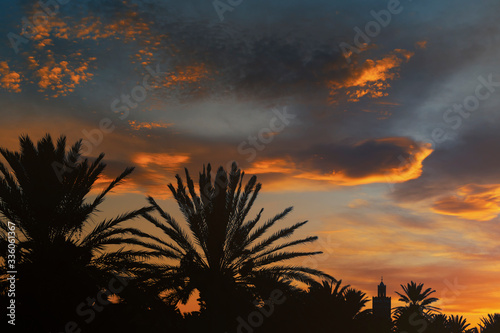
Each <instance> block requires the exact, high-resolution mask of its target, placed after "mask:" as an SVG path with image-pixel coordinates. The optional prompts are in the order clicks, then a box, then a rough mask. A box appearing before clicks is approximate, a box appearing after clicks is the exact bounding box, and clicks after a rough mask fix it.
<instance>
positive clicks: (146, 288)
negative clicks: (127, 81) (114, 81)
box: [0, 134, 500, 333]
mask: <svg viewBox="0 0 500 333" xmlns="http://www.w3.org/2000/svg"><path fill="white" fill-rule="evenodd" d="M80 148H81V141H78V142H76V143H75V144H74V145H73V146H71V147H69V149H67V147H66V138H65V137H64V136H61V137H60V138H59V139H58V140H57V142H54V141H53V140H52V138H51V137H50V135H48V134H47V135H46V136H45V137H44V138H42V139H41V140H40V141H38V142H37V143H36V144H35V143H33V141H32V140H31V139H30V138H29V137H28V136H21V137H20V151H10V150H7V149H3V148H2V149H0V153H1V155H2V156H3V158H4V159H5V161H6V162H7V164H6V165H4V164H2V163H0V212H1V215H0V228H2V230H3V231H4V232H3V233H2V234H1V237H0V248H1V249H2V250H1V254H2V260H1V264H2V274H3V275H2V277H1V281H0V283H1V285H0V297H1V301H2V307H3V308H4V309H5V307H6V306H7V304H8V302H9V299H10V298H11V297H10V296H9V295H8V290H9V284H10V281H9V274H5V272H7V271H8V269H7V246H8V244H9V242H8V238H7V234H8V232H9V226H8V221H10V222H13V223H14V224H15V226H16V247H17V249H16V270H17V275H16V280H15V307H16V310H15V313H16V317H15V318H16V319H15V326H13V325H11V324H8V322H7V320H8V317H5V316H4V318H3V319H2V324H1V325H3V326H2V327H4V328H6V329H9V330H10V331H19V332H71V333H78V332H97V333H99V332H110V331H113V332H114V331H116V332H146V333H148V332H186V333H187V332H214V333H224V332H238V333H240V332H241V333H252V332H314V333H316V332H317V333H323V332H325V333H326V332H340V333H344V332H345V333H388V332H398V333H404V332H406V333H413V332H418V333H422V332H429V333H434V332H442V333H461V332H469V333H470V332H477V331H476V329H473V328H470V325H469V324H468V323H467V322H466V320H465V319H464V318H463V317H461V316H446V315H444V314H441V313H440V312H439V309H438V308H437V307H435V306H433V303H435V302H436V301H437V300H438V299H437V298H435V297H431V295H432V294H433V293H434V292H435V290H432V289H431V288H427V289H425V290H424V288H423V284H417V283H415V282H413V281H412V282H410V283H408V284H406V285H401V287H402V289H403V290H402V292H401V293H399V292H398V293H397V294H398V295H399V296H400V299H399V300H400V301H401V302H403V303H404V305H403V306H400V307H396V308H394V309H393V314H392V318H389V319H388V320H384V319H383V318H378V317H376V316H374V315H373V313H372V312H371V310H370V309H368V308H367V303H368V302H369V300H368V298H367V297H366V294H365V293H364V292H362V291H360V290H357V289H354V288H351V287H350V286H349V285H342V281H341V280H336V279H335V278H333V277H332V276H330V275H328V274H326V273H324V272H322V271H320V270H316V269H311V268H308V267H304V266H300V265H295V264H291V263H290V260H291V259H295V258H301V257H309V256H314V255H317V254H320V253H321V252H318V251H315V252H310V251H309V252H303V251H299V250H294V249H295V248H296V246H298V245H303V244H309V243H313V242H314V241H315V240H316V239H317V237H315V236H309V237H305V238H299V239H291V237H292V236H293V235H294V233H295V232H296V230H298V229H299V228H301V227H302V226H304V225H305V224H306V223H307V221H303V222H298V223H294V224H292V225H289V226H285V227H281V226H280V228H278V224H279V223H281V220H283V219H284V218H285V217H286V216H287V215H288V214H289V213H290V212H291V211H292V207H289V208H286V209H285V210H283V211H282V212H279V213H278V214H276V215H275V216H274V217H272V218H270V219H268V220H267V221H261V216H262V212H263V209H261V210H260V211H259V212H258V213H257V215H255V216H249V213H250V210H251V208H252V207H253V204H254V202H255V200H256V198H257V196H258V193H259V191H260V189H261V184H260V183H257V178H256V177H255V176H252V177H251V178H250V179H249V180H248V182H246V183H244V182H243V179H244V172H242V171H241V170H240V169H239V168H238V167H237V165H236V164H233V165H232V167H231V170H227V171H226V170H224V169H223V168H222V167H220V168H219V169H218V170H217V171H216V172H215V176H214V178H212V176H213V173H212V170H211V166H210V164H208V165H207V167H203V171H202V172H201V173H200V174H199V177H198V179H199V180H198V183H197V184H195V182H194V181H193V179H192V178H191V176H190V174H189V172H188V170H186V171H185V180H183V179H182V178H181V177H180V176H179V175H177V176H176V180H177V183H176V185H174V184H169V185H168V188H169V189H170V191H171V193H172V196H173V199H174V200H175V201H176V202H177V204H178V206H179V209H180V211H181V212H182V215H183V217H184V219H185V221H184V222H183V223H180V222H178V221H176V220H175V219H174V218H173V217H172V216H171V215H170V214H169V213H168V212H166V211H164V210H163V209H162V208H161V206H160V205H159V204H158V203H157V202H156V201H155V199H154V198H153V197H148V198H147V202H148V205H147V206H145V207H142V208H138V209H135V210H131V211H128V212H124V213H122V214H121V215H119V216H116V217H114V218H110V219H105V220H103V221H100V222H95V221H94V217H95V215H96V213H98V212H99V206H100V205H101V204H102V203H103V201H104V199H105V197H106V195H107V194H109V193H110V192H111V191H112V190H113V189H115V187H117V186H119V185H120V183H122V182H123V181H124V180H125V178H126V177H127V176H129V175H130V174H131V173H132V171H133V168H126V169H125V170H124V171H123V172H122V173H121V174H120V175H119V176H118V177H117V178H116V179H114V180H113V181H111V182H110V183H109V184H108V185H107V186H106V187H105V188H104V189H103V190H102V191H101V192H100V193H99V194H97V195H95V196H92V195H90V192H91V190H92V189H93V187H94V186H95V185H96V181H97V180H98V178H99V177H100V176H101V175H102V173H103V171H104V170H105V167H106V165H105V164H104V163H103V158H104V154H101V155H99V156H98V157H97V158H96V159H95V160H94V161H89V160H88V159H86V158H83V157H82V156H81V155H80ZM91 197H92V198H91ZM146 225H147V226H148V228H149V229H151V228H153V229H154V230H155V232H149V233H148V232H145V231H144V227H145V226H146ZM194 295H198V300H197V301H198V304H199V310H198V311H194V312H190V313H185V314H182V313H181V312H180V311H179V308H178V304H180V303H182V304H185V303H186V302H187V301H188V300H189V299H192V298H193V297H194ZM2 331H4V330H2ZM480 332H482V333H492V332H496V333H498V332H500V315H498V314H489V315H487V316H486V317H484V318H483V319H482V323H481V327H480Z"/></svg>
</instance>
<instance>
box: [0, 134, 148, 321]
mask: <svg viewBox="0 0 500 333" xmlns="http://www.w3.org/2000/svg"><path fill="white" fill-rule="evenodd" d="M81 145H82V143H81V141H78V142H76V143H75V144H74V145H73V146H72V147H71V148H70V149H69V150H68V151H66V138H65V137H63V136H61V137H60V138H59V139H58V140H57V144H56V145H54V143H53V141H52V138H51V137H50V135H46V136H45V137H44V138H42V139H41V140H40V141H39V142H38V143H37V144H36V145H35V144H34V143H33V142H32V141H31V139H30V138H29V137H28V136H21V137H20V151H19V152H17V151H10V150H7V149H0V153H1V155H2V156H3V158H4V159H5V161H6V162H7V164H6V165H4V164H3V163H0V213H1V215H0V228H1V229H3V231H5V233H3V232H2V235H1V236H0V248H3V249H4V248H6V242H7V237H6V235H7V231H8V222H9V221H10V222H11V223H14V224H15V226H16V237H17V240H16V243H17V253H16V261H17V263H16V267H15V268H16V269H17V270H18V271H19V281H18V284H19V292H20V293H21V294H19V293H18V298H17V301H18V302H19V303H20V306H22V307H24V308H25V311H19V313H20V314H21V315H23V314H24V315H25V316H28V315H33V316H35V315H36V314H38V318H40V320H41V321H42V322H45V323H47V322H49V321H50V319H49V318H51V317H52V318H54V319H57V317H58V316H59V317H61V318H62V319H63V320H66V321H67V320H68V319H69V318H68V317H66V318H65V317H64V313H71V314H72V315H73V316H74V313H75V306H76V305H77V304H78V303H79V302H82V301H85V298H86V297H88V296H92V295H94V296H95V295H96V292H97V291H99V290H100V289H101V288H105V287H106V286H107V283H108V282H109V281H110V279H111V278H112V277H113V274H117V273H119V272H120V271H121V270H122V269H126V270H127V272H131V271H133V270H134V269H136V270H138V269H140V267H139V266H140V264H139V263H138V262H137V261H136V260H135V259H137V258H143V257H149V256H152V255H154V251H149V250H134V249H133V248H129V249H124V248H122V247H120V248H118V249H115V250H113V251H106V248H107V246H108V245H116V244H139V243H140V241H138V240H137V239H136V238H132V237H130V236H131V235H135V236H141V235H143V233H142V232H141V231H140V230H138V229H136V228H132V227H122V223H123V222H125V221H128V220H131V219H134V218H136V217H139V216H140V215H141V214H143V213H145V212H147V211H149V210H150V208H141V209H138V210H134V211H131V212H127V213H124V214H122V215H120V216H118V217H115V218H112V219H107V220H104V221H101V222H98V223H95V222H94V221H93V215H94V214H95V213H96V212H98V207H99V205H100V204H101V203H102V202H103V201H104V198H105V196H106V195H107V194H108V193H109V192H110V191H111V190H113V189H114V188H115V187H116V186H117V185H118V184H119V183H121V182H122V181H123V180H124V179H125V178H126V177H127V176H128V175H129V174H130V173H131V172H132V170H133V168H127V169H126V170H125V171H123V172H122V173H121V174H120V175H119V176H118V177H117V178H116V179H114V180H113V181H111V183H109V185H108V186H107V187H105V188H104V189H103V190H102V191H101V192H100V193H99V194H97V195H96V196H95V197H94V198H93V199H90V198H89V194H90V191H91V189H92V188H93V186H94V185H95V182H96V181H97V180H98V179H99V177H100V175H101V174H102V172H103V171H104V169H105V164H104V163H102V159H103V157H104V154H101V155H99V156H98V157H97V158H96V159H95V160H94V161H93V162H90V161H89V160H88V159H82V158H81V155H80V148H81ZM2 256H4V251H2ZM5 264H6V262H5V257H4V262H3V265H5ZM4 278H5V276H4V277H3V279H2V281H3V282H4V285H5V279H4ZM2 289H3V288H2ZM45 310H46V311H48V312H49V313H46V312H44V311H45ZM58 310H60V311H61V312H60V313H57V312H56V311H58ZM33 318H34V317H33ZM33 318H30V319H29V320H28V318H24V320H25V322H30V321H33V320H32V319H33ZM19 321H22V320H19ZM50 329H55V328H54V327H50Z"/></svg>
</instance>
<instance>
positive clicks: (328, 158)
mask: <svg viewBox="0 0 500 333" xmlns="http://www.w3.org/2000/svg"><path fill="white" fill-rule="evenodd" d="M367 151H371V152H372V151H373V152H374V153H367ZM432 151H433V150H432V148H431V145H430V144H429V143H417V142H414V141H413V140H411V139H408V138H402V137H391V138H379V139H370V140H364V141H361V142H358V143H356V144H354V145H349V146H345V145H344V146H332V147H329V146H326V147H322V148H321V149H320V151H318V153H311V154H310V156H308V157H303V158H301V157H297V158H294V157H288V158H268V159H261V160H259V161H256V162H254V163H253V164H252V165H251V167H250V168H248V169H246V172H247V173H249V174H264V175H266V176H267V175H269V174H272V173H274V174H276V173H280V174H282V175H283V177H281V178H282V179H278V178H280V177H269V178H270V179H269V181H268V182H266V184H270V183H271V184H272V187H273V188H276V187H282V189H284V188H287V189H288V188H290V187H291V188H293V187H300V188H301V189H302V190H305V189H306V188H313V189H316V190H318V189H319V187H318V182H319V183H322V184H323V185H324V183H327V184H329V185H330V186H331V185H334V186H355V185H363V184H372V183H385V182H387V183H401V182H405V181H408V180H410V179H415V178H418V177H420V175H421V174H422V163H423V161H424V160H425V159H426V158H427V157H428V156H429V155H430V154H431V153H432ZM285 175H286V176H285ZM313 183H315V184H313Z"/></svg>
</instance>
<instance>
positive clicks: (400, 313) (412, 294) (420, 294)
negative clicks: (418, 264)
mask: <svg viewBox="0 0 500 333" xmlns="http://www.w3.org/2000/svg"><path fill="white" fill-rule="evenodd" d="M401 287H402V288H403V293H399V292H396V294H398V295H399V296H400V298H399V301H400V302H403V303H405V305H403V306H398V307H396V308H395V309H394V315H395V323H396V327H397V328H398V332H419V331H420V330H422V329H423V327H427V325H428V322H429V321H430V320H431V318H432V315H433V314H435V313H439V310H440V309H439V308H437V307H435V306H433V305H431V304H432V303H434V302H437V301H438V299H437V298H435V297H430V295H432V294H433V293H435V292H436V291H435V290H432V289H431V288H427V289H425V290H424V289H423V288H424V284H423V283H419V284H417V283H415V282H413V281H411V282H410V283H407V284H406V285H401ZM416 323H417V324H418V325H417V324H416Z"/></svg>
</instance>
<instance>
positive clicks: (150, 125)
mask: <svg viewBox="0 0 500 333" xmlns="http://www.w3.org/2000/svg"><path fill="white" fill-rule="evenodd" d="M128 123H129V125H130V127H132V129H133V130H135V131H139V130H141V129H143V128H144V129H153V128H168V127H172V126H173V125H174V124H171V123H162V122H157V123H156V122H149V123H148V122H138V121H136V120H129V121H128Z"/></svg>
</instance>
